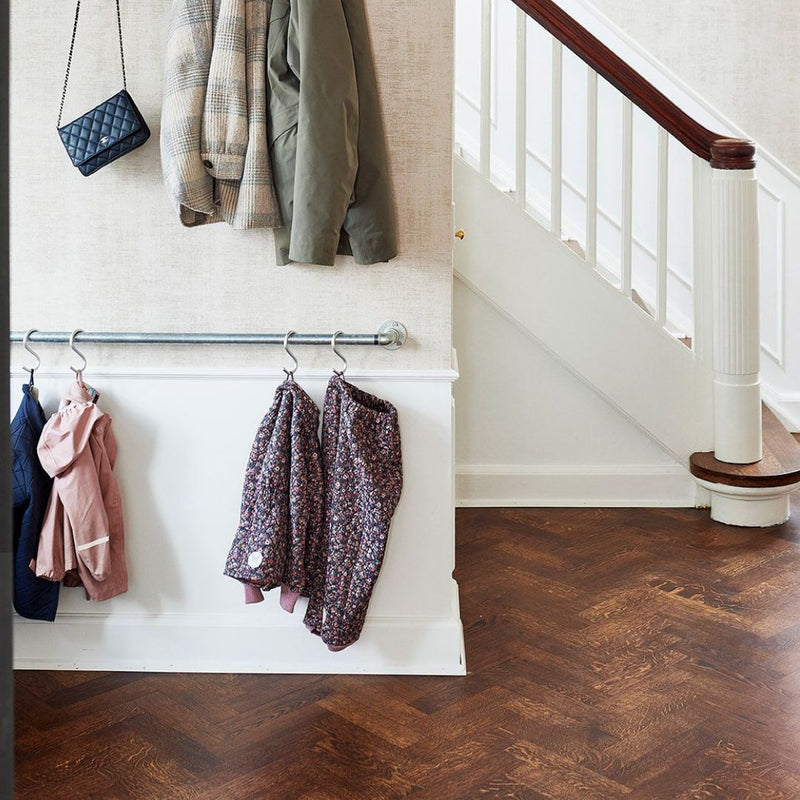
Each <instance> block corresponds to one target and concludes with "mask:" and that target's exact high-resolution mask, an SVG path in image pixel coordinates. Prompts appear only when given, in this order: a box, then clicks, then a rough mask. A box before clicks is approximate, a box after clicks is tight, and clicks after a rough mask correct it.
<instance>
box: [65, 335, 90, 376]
mask: <svg viewBox="0 0 800 800" xmlns="http://www.w3.org/2000/svg"><path fill="white" fill-rule="evenodd" d="M79 333H83V331H82V330H81V329H80V328H76V329H75V330H74V331H72V333H71V335H70V337H69V349H70V350H72V352H73V353H75V355H77V356H80V357H81V359H82V360H83V366H81V367H73V366H72V365H70V369H71V370H72V371H73V372H74V373H75V377H76V378H78V379H80V376H81V373H82V372H83V371H84V370H85V369H86V367H88V366H89V362H88V361H87V360H86V356H85V355H84V354H83V353H81V351H80V350H78V348H77V347H75V337H76V336H77V335H78V334H79Z"/></svg>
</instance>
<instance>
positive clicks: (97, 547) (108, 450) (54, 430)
mask: <svg viewBox="0 0 800 800" xmlns="http://www.w3.org/2000/svg"><path fill="white" fill-rule="evenodd" d="M98 397H99V395H98V394H97V393H96V392H94V391H93V390H91V389H90V388H89V387H88V386H87V385H86V384H84V382H83V376H82V375H81V372H80V371H77V372H76V380H74V381H73V382H72V383H71V384H70V386H69V389H68V390H67V393H66V394H65V395H64V398H63V400H62V401H61V405H60V407H59V410H58V412H57V413H56V414H53V416H52V417H51V418H50V419H49V420H48V421H47V424H46V425H45V426H44V429H43V431H42V435H41V438H40V439H39V445H38V448H37V449H38V454H39V460H40V462H41V464H42V466H43V467H44V470H45V472H47V474H48V475H50V476H51V477H52V478H53V479H54V480H53V491H52V492H51V494H50V502H49V504H48V506H47V513H46V514H45V519H44V524H43V526H42V533H41V536H40V538H39V547H38V550H37V553H36V558H35V560H34V561H32V562H31V569H32V570H34V571H35V573H36V575H38V576H39V577H42V578H46V579H47V580H50V581H61V580H63V581H64V585H65V586H83V587H84V589H85V590H86V596H87V598H88V599H89V600H108V599H109V598H111V597H116V596H117V595H119V594H122V593H123V592H126V591H127V590H128V570H127V566H126V564H125V533H124V528H123V521H122V499H121V497H120V491H119V487H118V485H117V481H116V478H115V477H114V474H113V468H114V463H115V461H116V457H117V440H116V438H115V436H114V431H113V429H112V427H111V417H109V416H108V414H106V413H104V412H103V411H101V410H100V408H99V407H98V406H97V403H96V402H95V401H96V400H97V399H98Z"/></svg>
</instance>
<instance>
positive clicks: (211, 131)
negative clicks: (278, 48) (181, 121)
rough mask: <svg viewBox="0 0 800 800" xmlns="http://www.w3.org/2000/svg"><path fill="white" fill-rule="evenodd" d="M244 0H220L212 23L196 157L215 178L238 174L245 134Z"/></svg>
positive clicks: (220, 178) (242, 156) (243, 150)
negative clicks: (211, 44)
mask: <svg viewBox="0 0 800 800" xmlns="http://www.w3.org/2000/svg"><path fill="white" fill-rule="evenodd" d="M246 42H247V30H246V26H245V0H221V4H220V9H219V16H218V17H217V19H216V21H215V24H214V38H213V46H212V51H211V64H210V67H209V73H208V87H207V89H206V97H205V104H204V107H203V125H202V134H201V137H200V159H201V160H202V162H203V166H204V167H205V168H206V170H207V171H208V174H209V175H211V176H212V177H214V178H218V179H219V180H232V181H238V180H241V178H242V171H243V169H244V157H245V154H246V152H247V142H248V136H249V127H248V117H247V52H246V46H247V45H246Z"/></svg>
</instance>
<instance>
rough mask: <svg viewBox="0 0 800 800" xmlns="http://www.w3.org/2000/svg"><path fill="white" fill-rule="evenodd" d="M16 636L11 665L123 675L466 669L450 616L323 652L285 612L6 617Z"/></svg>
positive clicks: (392, 624) (373, 623) (371, 626)
mask: <svg viewBox="0 0 800 800" xmlns="http://www.w3.org/2000/svg"><path fill="white" fill-rule="evenodd" d="M14 639H15V642H16V641H21V642H24V655H18V656H17V657H16V658H15V659H14V668H15V669H63V670H67V669H80V670H103V671H105V670H121V671H128V672H222V673H267V672H274V673H306V674H340V673H346V674H369V675H386V674H400V675H465V674H466V666H465V658H464V645H463V634H462V629H461V623H460V621H459V620H458V618H457V617H456V618H447V619H436V618H433V619H418V618H408V619H402V618H397V617H393V618H383V619H382V618H380V617H377V618H373V619H368V620H367V623H366V625H365V626H364V631H363V633H362V638H361V639H360V640H359V641H358V642H356V643H355V644H354V645H351V646H350V647H348V648H347V649H346V650H343V651H342V652H340V653H331V652H330V651H329V650H328V649H327V647H326V646H325V644H324V643H323V642H322V641H321V640H320V638H319V637H318V636H314V635H313V634H311V633H309V632H308V631H307V630H306V629H305V627H304V626H303V620H302V613H301V610H300V608H298V609H296V611H295V613H294V614H292V615H289V614H284V615H283V617H278V616H276V615H273V614H264V613H263V605H262V604H258V605H257V606H250V607H248V608H246V609H243V610H242V612H241V613H238V614H232V613H221V614H182V613H165V614H146V613H144V614H111V615H108V614H102V613H85V614H81V613H59V615H58V621H57V623H55V624H53V623H48V622H32V621H30V620H24V619H21V618H19V617H15V619H14Z"/></svg>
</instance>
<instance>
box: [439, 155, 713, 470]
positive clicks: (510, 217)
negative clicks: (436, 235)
mask: <svg viewBox="0 0 800 800" xmlns="http://www.w3.org/2000/svg"><path fill="white" fill-rule="evenodd" d="M453 173H454V175H453V178H454V196H455V206H456V221H457V223H458V226H459V227H460V228H463V230H464V231H465V233H466V235H465V237H464V239H463V241H460V242H458V243H457V245H456V248H455V270H456V277H458V278H459V279H460V280H462V281H463V282H464V283H465V284H466V285H467V286H469V287H470V288H472V289H473V290H474V291H476V292H478V293H479V294H480V295H481V296H482V297H484V299H486V300H487V301H489V302H490V303H492V304H493V305H494V306H496V307H497V308H498V309H500V310H501V311H502V313H503V314H504V315H505V316H506V317H508V318H509V319H511V320H512V321H513V322H514V323H515V324H516V325H518V326H519V327H520V328H521V329H523V330H525V331H526V332H527V333H528V335H530V336H532V337H534V338H535V339H536V340H537V341H538V342H539V344H540V345H541V346H542V347H544V348H546V349H547V350H548V351H549V352H550V353H551V354H552V355H553V356H554V357H555V358H557V359H558V360H559V361H560V362H561V363H562V364H564V366H565V367H566V368H568V369H569V370H570V371H571V372H572V373H573V374H575V375H576V376H578V377H579V378H580V379H581V380H582V381H584V382H585V383H586V384H588V385H589V386H591V387H592V389H593V390H594V391H596V392H597V393H598V394H600V395H601V396H602V397H603V398H604V399H605V400H606V401H607V402H609V403H611V405H612V406H613V407H615V408H616V409H617V410H618V411H619V412H620V413H622V414H623V415H624V416H625V417H627V418H628V419H630V420H631V421H632V422H633V423H635V424H636V425H637V426H638V427H639V428H640V429H642V430H643V431H644V432H645V433H647V434H648V435H649V436H650V437H651V438H652V439H653V440H654V441H656V442H658V444H659V445H660V446H661V447H663V448H664V449H665V450H666V451H667V452H668V453H670V454H671V455H672V456H673V457H674V458H675V459H676V460H677V461H679V462H680V463H681V464H684V465H688V462H689V457H690V455H691V454H692V453H693V452H695V451H698V450H710V449H712V419H713V417H712V397H711V385H712V372H711V369H710V366H709V365H708V364H707V363H706V362H704V361H703V360H702V359H700V358H699V357H698V356H697V355H696V354H695V353H694V352H692V351H691V350H689V349H688V348H687V347H685V346H684V345H683V344H681V343H680V342H678V341H676V340H675V339H674V338H673V337H671V336H670V335H669V334H668V333H667V332H666V331H664V330H663V329H662V328H660V327H659V326H658V325H657V324H656V323H655V322H654V321H653V320H652V318H650V317H649V316H648V315H647V314H646V313H645V312H644V311H642V310H641V309H640V308H638V307H637V306H636V305H635V304H634V303H633V302H631V300H630V299H628V298H627V297H625V296H624V295H623V294H621V293H620V292H619V291H618V290H617V289H616V288H614V287H613V286H612V285H611V284H609V283H608V282H607V281H605V280H604V279H603V278H601V277H600V276H599V275H597V274H595V273H594V272H593V271H592V269H591V268H590V267H589V266H587V264H586V263H585V262H584V261H583V260H582V259H581V258H579V257H578V256H577V255H576V254H575V253H574V252H572V250H570V249H569V248H568V247H566V246H565V245H564V244H563V243H562V242H561V241H560V240H559V239H558V238H557V237H555V236H554V235H553V234H552V233H550V232H549V231H548V230H546V229H545V228H543V227H542V226H541V225H540V224H539V223H538V222H536V221H535V220H534V219H533V218H532V217H531V216H530V215H529V214H527V213H526V212H525V211H524V210H523V209H522V208H520V207H519V206H518V205H517V204H516V203H515V202H514V200H513V199H512V198H510V197H509V196H508V195H507V194H505V193H503V192H502V191H500V190H499V189H497V188H496V187H495V186H494V185H492V184H491V183H490V182H489V181H488V180H486V179H485V178H483V177H482V176H481V175H480V174H479V173H478V172H477V171H476V170H475V169H473V168H472V167H471V166H469V165H468V164H467V163H466V162H464V161H463V160H462V159H460V158H459V157H455V158H454V159H453Z"/></svg>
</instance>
